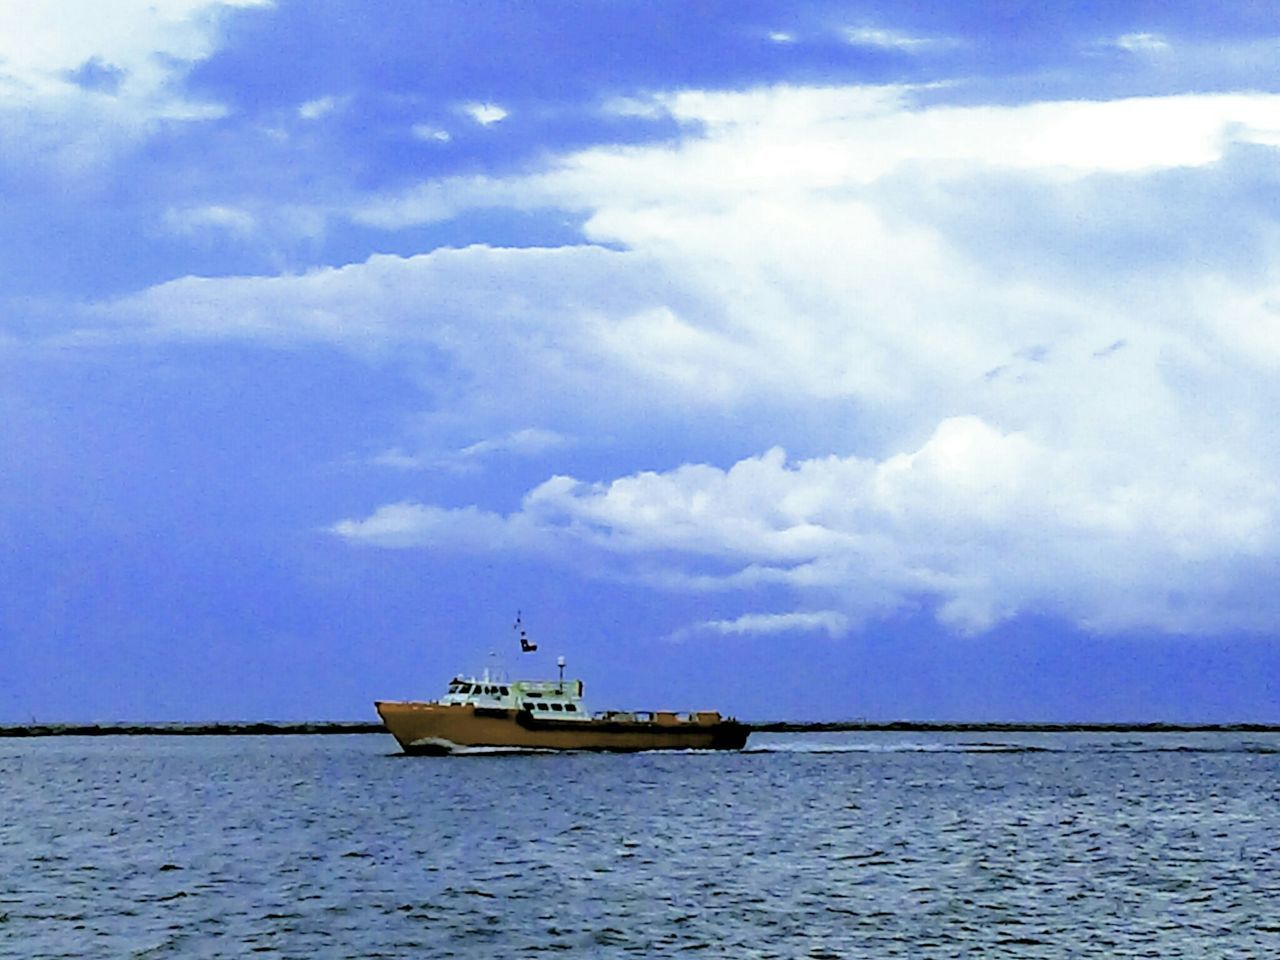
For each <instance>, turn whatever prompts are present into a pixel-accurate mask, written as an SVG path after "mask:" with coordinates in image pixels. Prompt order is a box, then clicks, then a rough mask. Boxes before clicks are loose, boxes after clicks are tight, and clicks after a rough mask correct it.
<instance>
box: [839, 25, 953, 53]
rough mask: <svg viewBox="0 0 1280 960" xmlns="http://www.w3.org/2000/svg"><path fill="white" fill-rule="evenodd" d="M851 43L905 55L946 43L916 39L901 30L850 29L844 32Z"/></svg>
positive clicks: (929, 39) (926, 38) (877, 28)
mask: <svg viewBox="0 0 1280 960" xmlns="http://www.w3.org/2000/svg"><path fill="white" fill-rule="evenodd" d="M844 35H845V39H846V40H848V41H849V43H851V44H853V45H855V46H859V47H880V48H882V49H885V50H898V51H902V52H905V53H916V52H919V51H920V50H923V49H925V48H928V47H936V46H940V45H943V44H944V43H945V41H941V40H936V39H933V38H931V37H916V36H912V35H911V34H909V33H903V32H902V31H900V30H890V29H886V28H884V27H869V26H862V27H850V28H848V29H847V30H845V32H844Z"/></svg>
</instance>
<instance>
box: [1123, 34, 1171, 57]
mask: <svg viewBox="0 0 1280 960" xmlns="http://www.w3.org/2000/svg"><path fill="white" fill-rule="evenodd" d="M1114 43H1115V46H1117V47H1119V48H1120V49H1121V50H1128V51H1129V52H1130V53H1148V54H1154V53H1161V54H1162V53H1168V52H1169V51H1170V50H1171V49H1172V47H1171V46H1170V45H1169V41H1167V40H1165V38H1164V37H1162V36H1160V35H1159V34H1155V33H1126V34H1123V35H1121V36H1119V37H1116V39H1115V41H1114Z"/></svg>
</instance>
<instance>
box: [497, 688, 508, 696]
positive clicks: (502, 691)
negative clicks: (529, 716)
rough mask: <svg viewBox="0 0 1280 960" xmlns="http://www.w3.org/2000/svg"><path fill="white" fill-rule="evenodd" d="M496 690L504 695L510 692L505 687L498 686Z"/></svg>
mask: <svg viewBox="0 0 1280 960" xmlns="http://www.w3.org/2000/svg"><path fill="white" fill-rule="evenodd" d="M498 692H499V693H500V694H502V695H503V696H504V697H505V696H506V695H507V694H508V693H510V692H511V691H510V690H508V689H507V688H506V687H499V688H498Z"/></svg>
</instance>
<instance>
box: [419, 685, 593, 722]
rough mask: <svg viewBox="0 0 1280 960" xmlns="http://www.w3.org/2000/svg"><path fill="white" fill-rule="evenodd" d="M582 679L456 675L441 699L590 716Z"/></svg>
mask: <svg viewBox="0 0 1280 960" xmlns="http://www.w3.org/2000/svg"><path fill="white" fill-rule="evenodd" d="M582 689H583V688H582V681H581V680H511V681H507V680H495V679H493V678H491V677H489V676H488V675H485V676H483V677H480V678H476V677H463V676H461V675H459V676H456V677H454V678H453V679H452V680H450V681H449V690H448V692H447V693H446V694H445V695H444V696H443V697H441V698H440V703H441V704H444V705H446V706H448V705H460V704H468V703H469V704H473V705H474V706H477V707H490V708H498V709H507V710H527V711H529V713H531V714H533V715H534V716H538V717H548V718H555V719H557V720H587V719H589V717H590V715H589V714H588V713H587V711H586V708H585V707H584V706H583V703H582Z"/></svg>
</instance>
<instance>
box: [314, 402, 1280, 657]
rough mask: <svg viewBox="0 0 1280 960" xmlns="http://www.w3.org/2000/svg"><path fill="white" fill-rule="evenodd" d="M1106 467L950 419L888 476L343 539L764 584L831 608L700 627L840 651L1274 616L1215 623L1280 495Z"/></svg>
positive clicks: (452, 516)
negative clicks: (917, 636) (1040, 621)
mask: <svg viewBox="0 0 1280 960" xmlns="http://www.w3.org/2000/svg"><path fill="white" fill-rule="evenodd" d="M1107 453H1108V452H1107V451H1095V452H1092V453H1090V452H1084V451H1061V450H1053V449H1050V448H1048V447H1045V446H1043V445H1041V444H1039V443H1037V442H1035V441H1034V440H1032V439H1031V438H1029V437H1027V436H1026V435H1025V434H1021V433H1016V432H1011V433H1002V432H1000V431H998V430H996V429H994V428H992V427H991V426H989V425H988V424H986V423H984V422H983V421H982V420H980V419H978V418H976V417H958V418H951V419H948V420H945V421H943V422H942V423H941V424H939V426H938V428H937V430H936V431H934V433H933V435H932V436H931V437H929V439H928V440H927V441H926V442H925V443H924V445H923V446H921V447H920V448H919V449H918V450H916V451H914V452H911V453H903V454H897V455H894V456H890V457H887V458H885V459H883V460H880V461H874V460H870V459H865V458H858V457H834V456H832V457H823V458H819V459H812V460H804V461H799V462H796V463H791V462H788V460H787V459H786V457H785V454H783V453H782V451H780V450H773V451H770V452H769V453H767V454H765V455H763V456H760V457H752V458H748V459H746V460H742V461H740V462H738V463H737V464H735V465H733V466H732V467H731V468H730V469H728V470H720V469H716V468H713V467H709V466H701V465H687V466H682V467H680V468H678V469H676V470H673V471H669V472H666V473H640V474H636V475H633V476H630V477H623V478H620V479H618V480H614V481H612V482H610V483H602V484H584V483H579V482H577V481H575V480H572V479H571V478H568V477H555V478H552V479H551V480H548V481H547V482H546V483H544V484H542V485H540V486H539V487H537V488H535V489H533V490H531V491H530V492H529V493H528V495H527V496H526V497H525V499H524V503H523V505H522V507H521V509H520V510H519V511H517V512H515V513H512V514H510V515H507V516H505V517H503V516H498V515H496V514H491V513H487V514H480V513H477V512H476V511H475V510H474V509H473V508H468V509H467V510H465V511H441V510H438V509H436V508H430V507H422V506H414V507H412V508H406V507H405V506H404V505H396V506H394V507H390V508H383V509H382V510H379V511H378V512H376V513H375V514H374V515H373V516H372V517H370V518H369V519H368V520H364V521H351V520H348V521H343V523H342V524H339V525H338V526H337V527H335V532H337V533H340V534H341V535H343V536H345V537H347V538H348V539H352V540H360V541H366V542H371V543H375V544H378V545H382V546H400V547H412V546H437V547H438V546H444V545H448V544H449V543H452V542H456V541H459V540H462V541H465V545H466V546H467V547H468V548H472V549H474V548H475V547H476V546H477V545H483V544H492V545H493V548H494V549H508V548H510V547H512V546H513V545H521V546H523V547H525V548H533V547H534V546H538V547H540V548H542V549H549V550H550V549H556V548H557V547H559V548H560V549H561V552H564V553H566V554H574V555H581V551H583V550H591V551H595V552H596V553H597V554H599V555H604V556H612V557H613V558H614V566H613V569H614V571H615V572H616V571H618V570H621V569H624V568H626V567H630V568H631V569H633V571H635V572H636V573H637V574H639V573H642V572H643V571H644V569H645V567H646V565H647V563H648V560H647V558H648V557H650V556H655V555H660V556H662V557H663V558H664V560H663V563H664V565H665V566H666V568H667V570H666V574H667V575H666V577H665V579H664V580H663V585H664V586H666V587H668V588H672V589H679V588H684V589H693V590H705V589H708V588H709V587H711V586H715V585H716V581H717V580H720V581H721V582H720V584H719V586H720V587H721V588H722V589H727V590H736V589H743V588H745V589H754V588H755V587H758V586H760V585H761V584H763V583H766V582H770V583H773V584H775V585H779V584H780V585H786V586H790V587H792V588H793V589H794V590H795V591H796V592H797V593H798V594H799V595H801V596H804V597H808V598H810V599H811V600H812V601H813V602H814V603H817V604H822V605H824V610H822V611H798V612H793V613H789V614H786V615H782V616H775V615H753V616H750V617H747V618H744V619H743V620H741V621H734V622H732V623H725V622H720V623H717V624H711V625H705V626H707V628H708V629H715V630H718V631H719V632H722V633H737V632H769V631H771V630H783V629H793V628H808V629H813V628H819V627H821V628H822V629H826V630H828V631H829V632H831V633H833V634H836V633H839V632H842V631H843V629H844V627H845V626H846V625H847V624H849V623H852V622H856V621H859V620H865V619H866V618H867V617H868V616H872V615H876V614H879V613H883V612H886V611H889V610H894V609H902V608H904V607H911V606H914V605H918V604H921V603H925V604H928V605H930V606H931V607H933V608H934V609H935V610H936V613H937V616H938V618H939V619H940V620H942V621H943V622H946V623H948V624H950V625H952V626H954V627H956V628H957V629H959V630H962V631H966V632H969V631H981V630H985V629H988V628H990V627H991V626H993V625H995V624H997V623H999V622H1000V621H1002V620H1004V619H1007V618H1008V617H1011V616H1014V615H1016V614H1019V613H1024V612H1036V613H1050V614H1055V615H1060V616H1065V617H1068V618H1070V619H1074V620H1076V621H1077V622H1079V623H1081V624H1082V625H1084V626H1086V627H1091V628H1096V629H1126V628H1132V627H1140V626H1143V627H1149V626H1156V627H1159V628H1162V629H1167V630H1171V631H1196V630H1204V629H1210V628H1212V629H1222V628H1240V627H1246V628H1250V627H1251V628H1258V627H1260V626H1262V625H1264V624H1265V623H1268V622H1270V621H1271V620H1273V619H1274V617H1275V616H1276V615H1277V614H1278V613H1280V609H1278V608H1277V605H1276V604H1273V603H1265V604H1259V605H1256V606H1252V607H1244V608H1239V609H1235V610H1224V609H1223V604H1224V603H1226V602H1228V601H1233V600H1235V599H1236V598H1237V597H1236V594H1235V593H1234V592H1233V590H1232V587H1233V584H1232V582H1231V577H1232V576H1233V575H1235V574H1237V573H1238V572H1239V568H1240V565H1241V563H1242V561H1252V560H1257V559H1258V558H1263V557H1267V556H1274V555H1275V553H1276V551H1277V549H1278V548H1280V530H1278V529H1277V519H1280V518H1278V517H1277V515H1276V510H1275V507H1274V504H1275V502H1276V494H1277V492H1278V491H1277V485H1276V483H1275V482H1274V481H1273V480H1271V479H1270V478H1269V477H1265V476H1261V475H1259V474H1258V472H1257V470H1256V466H1255V465H1253V464H1250V463H1247V462H1239V461H1236V460H1233V459H1231V458H1230V457H1229V456H1227V455H1226V454H1218V455H1216V456H1210V455H1208V454H1200V455H1198V456H1196V457H1194V458H1192V460H1191V462H1189V463H1188V464H1186V465H1185V468H1184V470H1183V471H1182V472H1181V473H1173V472H1171V471H1169V470H1168V467H1167V464H1155V465H1153V464H1143V463H1142V458H1141V457H1135V458H1133V460H1132V462H1131V464H1130V469H1129V470H1126V471H1124V472H1123V473H1121V472H1116V471H1114V465H1113V464H1110V463H1107V462H1105V460H1104V461H1103V462H1098V461H1097V460H1095V459H1093V458H1094V457H1098V456H1102V457H1105V456H1106V455H1107ZM387 511H391V513H390V514H389V515H388V514H387ZM389 530H390V532H389ZM708 564H711V565H712V566H714V567H716V568H718V569H721V570H728V571H729V572H728V573H721V574H718V575H717V574H708V573H706V572H705V570H706V568H707V565H708ZM832 604H836V605H838V610H837V611H836V613H834V614H833V613H832V612H831V611H830V610H829V609H825V608H826V607H830V606H831V605H832Z"/></svg>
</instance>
